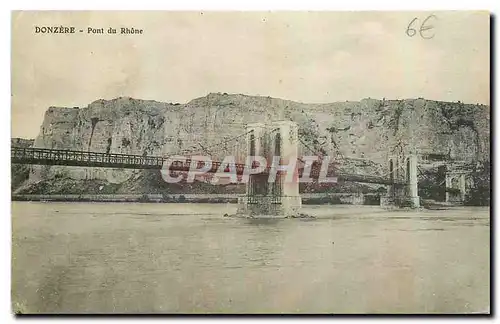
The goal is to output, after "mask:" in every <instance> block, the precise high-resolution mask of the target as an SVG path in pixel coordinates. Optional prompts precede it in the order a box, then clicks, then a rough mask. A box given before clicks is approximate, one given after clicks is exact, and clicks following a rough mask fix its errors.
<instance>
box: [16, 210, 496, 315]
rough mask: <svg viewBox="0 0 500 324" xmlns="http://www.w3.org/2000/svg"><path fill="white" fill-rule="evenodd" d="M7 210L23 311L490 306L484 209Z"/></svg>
mask: <svg viewBox="0 0 500 324" xmlns="http://www.w3.org/2000/svg"><path fill="white" fill-rule="evenodd" d="M235 211H236V205H235V204H228V205H225V204H160V203H158V204H154V203H150V204H140V203H41V202H13V203H12V233H13V238H12V251H13V257H12V302H13V305H14V306H13V308H14V309H15V310H17V311H20V312H24V313H337V314H338V313H343V314H344V313H407V312H409V313H470V312H488V311H489V304H490V295H489V294H490V218H489V216H490V215H489V209H488V208H466V207H458V208H452V209H449V210H421V211H404V210H398V211H385V210H383V209H381V208H379V207H376V206H345V205H337V206H326V205H323V206H304V208H303V212H306V213H308V214H312V215H315V216H316V217H317V219H313V220H311V219H281V220H264V219H261V220H250V219H241V218H223V217H222V215H223V214H224V213H229V214H230V213H234V212H235Z"/></svg>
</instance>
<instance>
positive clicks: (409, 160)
mask: <svg viewBox="0 0 500 324" xmlns="http://www.w3.org/2000/svg"><path fill="white" fill-rule="evenodd" d="M402 111H403V113H404V114H406V115H405V118H401V116H399V118H398V120H399V119H400V121H398V123H399V124H398V127H397V128H396V129H395V131H394V133H393V138H392V145H391V149H390V152H389V154H388V160H389V179H390V182H391V184H390V185H389V190H388V191H387V195H386V196H385V197H380V205H381V206H397V207H411V208H419V207H420V197H419V196H418V155H417V145H416V143H415V141H416V140H415V138H416V137H415V135H416V133H417V131H416V130H417V129H416V128H417V126H418V121H417V118H416V117H417V112H416V108H415V106H413V105H412V106H409V107H407V108H406V109H402Z"/></svg>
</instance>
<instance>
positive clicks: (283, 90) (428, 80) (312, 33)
mask: <svg viewBox="0 0 500 324" xmlns="http://www.w3.org/2000/svg"><path fill="white" fill-rule="evenodd" d="M430 14H434V15H435V17H436V18H431V19H429V20H428V22H427V25H431V26H433V28H432V29H429V30H427V31H424V36H425V37H430V36H432V35H434V37H433V38H431V39H424V38H422V37H421V36H420V35H419V33H418V30H419V29H420V26H421V24H422V22H423V21H424V19H425V18H426V17H427V16H429V15H430ZM415 17H417V18H418V20H417V21H416V22H414V24H412V27H413V28H415V29H416V30H417V32H416V35H415V36H413V37H409V36H408V35H407V34H406V30H407V27H408V24H409V23H410V22H411V21H412V19H413V18H415ZM489 24H490V21H489V14H488V13H487V12H439V11H438V12H203V13H202V12H62V11H60V12H17V13H14V14H13V16H12V136H13V137H25V138H34V137H35V136H36V135H37V134H38V132H39V129H40V125H41V123H42V120H43V115H44V112H45V111H46V110H47V108H48V107H49V106H65V107H74V106H79V107H84V106H87V105H88V104H89V103H91V102H92V101H95V100H97V99H101V98H103V99H113V98H116V97H120V96H129V97H133V98H137V99H153V100H158V101H164V102H180V103H186V102H188V101H190V100H191V99H194V98H198V97H202V96H205V95H207V94H208V93H210V92H227V93H242V94H248V95H263V96H271V97H277V98H282V99H289V100H295V101H301V102H307V103H318V102H335V101H345V100H361V99H363V98H367V97H371V98H379V99H381V98H384V97H385V98H387V99H404V98H417V97H424V98H426V99H434V100H443V101H458V100H460V101H462V102H466V103H482V104H489V100H490V84H489V82H490V40H489V39H490V29H489ZM56 25H66V26H75V27H76V29H77V33H76V34H35V26H56ZM88 27H94V28H101V27H102V28H104V29H105V31H106V30H107V29H108V28H109V27H114V28H117V29H118V33H119V28H120V27H135V28H139V29H143V34H142V35H120V34H116V35H109V34H104V35H92V34H87V33H86V31H87V28H88ZM79 29H83V30H84V33H79V32H78V30H79ZM410 33H411V31H410Z"/></svg>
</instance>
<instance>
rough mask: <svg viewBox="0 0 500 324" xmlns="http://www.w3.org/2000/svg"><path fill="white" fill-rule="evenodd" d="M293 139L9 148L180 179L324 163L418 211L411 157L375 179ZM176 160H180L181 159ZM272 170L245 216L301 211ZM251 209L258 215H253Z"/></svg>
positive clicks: (253, 189) (257, 129) (285, 130)
mask: <svg viewBox="0 0 500 324" xmlns="http://www.w3.org/2000/svg"><path fill="white" fill-rule="evenodd" d="M298 134H299V129H298V126H297V124H295V123H294V122H291V121H278V122H273V123H270V124H268V125H264V124H261V123H254V124H249V125H247V129H246V130H245V132H243V133H242V134H239V135H238V136H234V137H230V138H225V139H224V140H223V141H220V142H217V143H214V144H211V145H203V144H202V143H201V141H198V142H196V143H192V145H190V146H189V145H188V146H187V148H184V149H179V150H177V151H172V152H166V153H163V154H162V155H161V156H152V155H147V154H143V155H134V154H118V153H110V152H93V151H81V150H65V149H49V148H26V147H12V148H11V163H13V164H32V165H52V166H58V165H59V166H78V167H100V168H120V169H146V170H147V169H149V170H162V169H163V170H165V163H166V162H167V161H168V162H169V165H168V170H169V171H168V172H180V173H182V172H189V171H190V170H193V165H195V166H196V169H201V168H202V167H204V166H205V163H207V162H206V160H205V159H200V157H210V158H211V165H210V167H209V169H208V170H206V172H205V173H217V172H220V170H221V167H222V169H224V172H228V171H230V170H231V169H232V170H235V172H236V174H237V175H238V176H241V175H243V174H244V172H245V169H254V168H255V167H256V165H255V162H251V163H250V164H249V160H248V159H247V157H248V156H263V157H264V158H265V159H266V160H267V161H270V160H272V158H273V157H276V156H277V157H279V159H280V160H279V164H280V165H288V164H290V162H292V161H293V160H295V161H293V162H295V163H294V164H296V166H295V170H294V171H293V172H296V175H297V177H296V180H297V178H301V177H302V176H303V175H304V172H307V174H308V176H309V178H310V179H313V180H316V181H317V180H318V178H319V177H320V175H321V172H322V166H323V163H326V164H328V165H327V166H324V168H325V170H326V171H327V172H326V173H327V174H328V176H331V175H333V176H334V177H335V178H336V181H337V182H338V183H339V182H357V183H372V184H380V185H387V186H389V190H388V195H387V197H385V199H381V203H382V204H389V205H390V204H393V205H394V204H395V205H410V206H412V207H418V206H419V197H418V180H417V176H418V172H421V171H420V169H419V168H418V166H417V159H416V154H415V152H411V151H408V150H407V151H406V152H405V153H404V154H399V155H398V154H396V155H395V156H393V157H391V158H390V159H389V161H388V164H387V166H388V168H387V169H388V170H386V172H385V174H380V173H381V172H380V170H379V172H377V174H359V173H353V172H348V171H346V170H345V169H344V168H343V167H344V165H345V164H346V163H347V162H352V161H354V162H357V163H359V162H367V163H368V162H371V161H370V160H368V159H361V158H350V157H346V156H345V155H343V154H341V152H339V151H338V150H337V151H336V152H331V153H333V154H332V156H334V158H335V160H334V161H329V159H328V158H329V156H328V154H327V153H328V152H327V150H325V149H324V148H322V147H317V146H315V145H313V144H311V143H307V142H306V140H304V139H303V138H302V137H299V135H298ZM183 147H186V145H183ZM409 147H410V146H409ZM410 149H411V147H410ZM400 153H401V152H400ZM227 156H231V157H233V158H232V160H226V159H225V158H224V157H227ZM305 156H315V157H318V161H315V162H313V163H312V164H311V163H309V164H307V163H306V161H304V158H303V157H305ZM176 157H183V159H177V158H176ZM372 163H373V162H372ZM271 169H272V166H270V165H266V167H265V168H263V170H262V171H261V172H260V174H254V175H252V176H251V177H250V179H249V181H248V183H247V184H246V186H247V194H246V195H245V196H244V197H242V198H241V201H240V206H242V210H243V211H244V212H249V211H250V212H251V213H252V212H253V213H256V212H258V213H261V212H266V213H267V212H270V211H271V213H274V214H276V213H278V214H280V213H281V214H290V211H291V212H292V213H296V212H297V211H298V209H299V208H300V205H301V203H300V195H299V193H298V181H294V182H292V183H285V182H284V175H283V174H282V173H283V172H277V178H276V180H275V181H274V183H272V184H268V183H267V181H266V180H267V178H265V177H264V176H266V175H267V174H269V173H270V172H271V171H272V170H271ZM383 169H384V168H382V170H383ZM374 173H375V172H374ZM448 182H449V181H448ZM448 182H447V183H448ZM462 183H463V180H462V181H461V184H462ZM271 205H272V206H271ZM276 205H281V207H280V208H278V210H277V209H276ZM252 206H253V207H252ZM257 206H258V207H257ZM252 208H257V209H256V210H255V211H252V210H251V209H252ZM283 210H285V212H283Z"/></svg>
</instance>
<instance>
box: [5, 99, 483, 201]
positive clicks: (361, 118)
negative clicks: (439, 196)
mask: <svg viewBox="0 0 500 324" xmlns="http://www.w3.org/2000/svg"><path fill="white" fill-rule="evenodd" d="M489 112H490V108H489V107H488V106H485V105H475V104H463V103H460V102H458V103H450V102H438V101H431V100H425V99H407V100H385V99H383V100H377V99H363V100H361V101H356V102H350V101H349V102H336V103H327V104H305V103H299V102H293V101H288V100H282V99H277V98H271V97H257V96H246V95H240V94H237V95H231V94H221V93H212V94H209V95H207V96H205V97H202V98H197V99H194V100H192V101H190V102H188V103H187V104H172V103H162V102H157V101H149V100H139V99H133V98H117V99H113V100H102V99H101V100H97V101H94V102H92V103H91V104H89V105H88V106H87V107H83V108H79V107H73V108H66V107H50V108H49V109H48V110H47V112H46V113H45V117H44V121H43V123H42V125H41V127H40V132H39V135H38V136H37V138H36V139H35V141H34V143H33V146H34V147H40V148H58V149H71V150H83V151H95V152H108V153H126V154H139V155H162V154H166V153H172V152H180V151H182V150H185V149H190V148H193V147H209V146H211V145H214V144H216V143H218V142H220V141H223V140H224V139H229V138H232V137H235V136H237V135H240V134H242V133H244V127H245V124H246V123H250V122H265V121H272V120H293V121H295V122H297V123H298V124H299V127H300V131H299V136H300V137H301V138H302V140H303V141H304V142H306V144H308V146H309V147H310V148H312V149H313V150H316V151H322V152H324V153H326V154H329V155H337V157H338V158H339V159H341V158H345V157H349V158H358V159H359V160H355V159H350V160H349V161H348V162H346V163H345V166H344V167H345V170H347V171H355V172H357V173H369V174H373V173H379V174H382V172H383V170H384V167H385V166H386V165H387V158H388V154H389V150H390V148H391V147H394V144H395V143H396V142H397V141H400V142H401V141H402V142H408V140H409V138H410V137H411V138H414V139H415V143H416V144H417V148H418V149H419V150H420V151H428V152H433V153H439V154H444V155H449V156H451V157H459V158H460V159H468V160H489V151H490V146H489V145H490V143H489V135H490V134H489V131H490V130H489V125H490V122H489V118H490V115H489ZM410 125H414V126H415V127H410ZM410 129H411V130H412V131H410ZM303 153H304V154H309V153H310V152H303ZM13 189H14V190H16V191H17V193H75V192H82V193H83V192H88V191H89V192H102V193H115V192H134V193H152V192H158V191H165V190H167V191H168V190H169V189H168V186H165V184H164V183H162V181H161V177H159V174H158V172H156V173H154V172H152V171H136V170H121V169H102V168H78V167H56V166H53V167H49V166H33V167H31V172H30V174H29V179H28V180H27V181H25V182H24V183H22V184H21V183H16V186H15V188H14V187H13Z"/></svg>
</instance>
